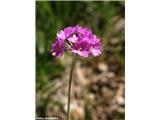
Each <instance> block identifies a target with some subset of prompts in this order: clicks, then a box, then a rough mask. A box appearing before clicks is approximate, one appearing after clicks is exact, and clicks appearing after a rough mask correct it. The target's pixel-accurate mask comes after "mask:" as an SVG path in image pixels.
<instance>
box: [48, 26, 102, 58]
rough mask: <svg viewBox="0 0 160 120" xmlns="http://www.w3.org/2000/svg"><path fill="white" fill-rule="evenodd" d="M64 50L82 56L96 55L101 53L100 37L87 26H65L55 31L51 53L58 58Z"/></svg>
mask: <svg viewBox="0 0 160 120" xmlns="http://www.w3.org/2000/svg"><path fill="white" fill-rule="evenodd" d="M65 50H67V51H71V52H72V53H73V54H76V55H80V56H82V57H89V56H90V55H92V56H95V57H96V56H99V55H100V54H101V52H102V47H101V42H100V39H99V38H98V37H97V36H96V35H94V34H93V33H92V31H91V30H90V29H89V28H86V27H81V26H79V25H77V26H74V27H71V26H69V27H66V28H64V29H63V30H61V31H59V32H58V33H57V37H56V40H55V42H54V43H53V44H52V47H51V53H52V55H53V56H56V57H57V58H60V57H61V56H62V55H63V52H64V51H65Z"/></svg>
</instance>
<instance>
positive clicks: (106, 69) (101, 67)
mask: <svg viewBox="0 0 160 120" xmlns="http://www.w3.org/2000/svg"><path fill="white" fill-rule="evenodd" d="M98 69H99V70H100V71H102V72H104V71H108V66H107V64H105V63H99V64H98Z"/></svg>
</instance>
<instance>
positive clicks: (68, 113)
mask: <svg viewBox="0 0 160 120" xmlns="http://www.w3.org/2000/svg"><path fill="white" fill-rule="evenodd" d="M75 62H76V60H75V59H74V60H73V62H72V65H71V72H70V76H69V86H68V108H67V120H69V118H70V97H71V83H72V75H73V69H74V66H75Z"/></svg>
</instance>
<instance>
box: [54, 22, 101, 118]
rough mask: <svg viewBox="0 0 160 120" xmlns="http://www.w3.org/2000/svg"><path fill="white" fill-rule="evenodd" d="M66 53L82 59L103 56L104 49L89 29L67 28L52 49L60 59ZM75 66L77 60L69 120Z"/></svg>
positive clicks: (70, 79) (77, 26) (58, 36)
mask: <svg viewBox="0 0 160 120" xmlns="http://www.w3.org/2000/svg"><path fill="white" fill-rule="evenodd" d="M64 51H70V52H71V53H73V55H79V56H82V57H89V56H95V57H96V56H99V55H100V54H101V52H102V48H101V42H100V39H99V38H98V37H97V36H96V35H94V34H93V33H92V31H91V30H90V29H89V28H86V27H81V26H79V25H76V26H69V27H66V28H64V29H63V30H61V31H59V32H58V33H57V36H56V40H55V42H54V43H53V44H52V47H51V53H52V55H53V56H56V57H57V58H60V57H61V56H62V55H63V53H64ZM74 65H75V60H74V61H73V63H72V66H71V72H70V77H69V87H68V108H67V120H69V118H70V93H71V83H72V74H73V69H74Z"/></svg>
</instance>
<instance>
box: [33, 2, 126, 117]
mask: <svg viewBox="0 0 160 120" xmlns="http://www.w3.org/2000/svg"><path fill="white" fill-rule="evenodd" d="M77 24H79V25H81V26H87V27H89V28H91V29H92V30H93V31H94V33H95V34H96V35H97V36H99V38H101V41H102V44H103V54H102V55H101V56H100V57H97V58H89V59H85V58H79V60H78V61H77V64H76V68H75V71H74V76H73V84H72V98H71V99H72V107H71V117H72V118H73V120H123V119H124V116H125V111H124V108H125V103H124V84H125V81H124V63H125V62H124V56H125V51H124V49H125V40H124V39H125V38H124V30H125V4H124V2H123V1H121V2H118V1H110V2H107V1H106V2H96V1H94V2H93V1H92V2H91V1H89V2H87V1H81V2H76V1H54V2H53V1H52V2H47V1H46V2H44V1H43V2H42V1H37V2H36V116H37V117H45V116H47V117H53V116H59V117H60V118H61V119H62V120H65V119H66V109H65V108H66V104H67V82H68V77H69V76H68V75H69V71H70V64H71V62H72V56H69V55H67V54H64V55H63V57H62V58H61V59H59V60H57V59H56V58H55V57H53V56H52V55H51V53H50V48H51V44H52V42H54V39H55V36H56V33H57V32H58V31H59V30H61V29H62V28H64V27H66V26H70V25H77Z"/></svg>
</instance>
